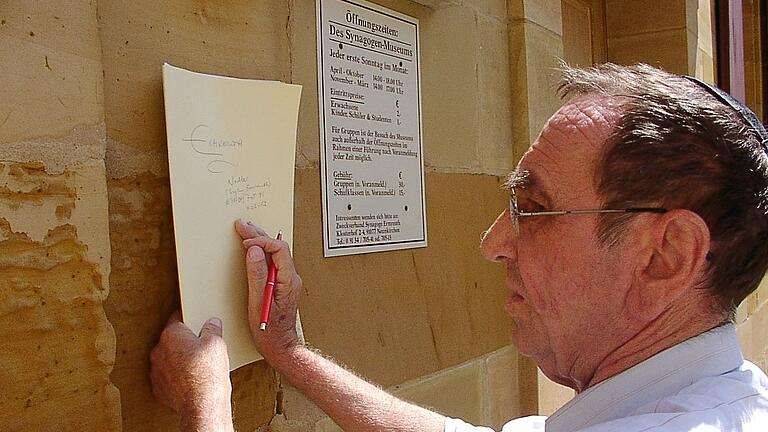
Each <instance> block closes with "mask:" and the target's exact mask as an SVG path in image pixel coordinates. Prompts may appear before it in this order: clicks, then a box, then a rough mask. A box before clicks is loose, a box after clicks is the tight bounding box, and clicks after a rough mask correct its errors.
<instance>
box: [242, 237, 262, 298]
mask: <svg viewBox="0 0 768 432" xmlns="http://www.w3.org/2000/svg"><path fill="white" fill-rule="evenodd" d="M245 269H246V272H247V273H248V286H249V287H250V288H251V289H252V290H254V289H256V290H258V289H261V288H264V284H265V283H266V282H267V257H266V255H265V254H264V250H263V249H262V248H260V247H259V246H252V247H249V248H248V252H247V253H246V254H245Z"/></svg>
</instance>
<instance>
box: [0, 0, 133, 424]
mask: <svg viewBox="0 0 768 432" xmlns="http://www.w3.org/2000/svg"><path fill="white" fill-rule="evenodd" d="M96 15H97V12H96V3H95V2H83V1H75V0H69V1H60V2H33V1H24V0H10V1H4V2H0V80H1V81H2V83H3V84H2V86H0V340H1V341H2V346H3V348H2V350H3V354H2V355H1V356H0V370H2V372H0V389H2V394H3V395H2V396H1V397H0V399H2V402H0V430H88V431H90V430H93V431H119V430H120V429H121V423H120V397H119V393H118V391H117V389H116V388H115V386H113V385H112V383H111V381H110V373H111V371H112V367H113V364H114V358H115V336H114V331H113V329H112V326H111V325H110V323H109V322H108V321H107V319H106V315H105V313H104V309H103V302H104V300H105V299H106V297H107V294H108V292H109V283H108V282H109V273H110V245H109V230H108V216H107V190H106V181H105V169H104V149H105V130H104V111H103V82H102V63H101V46H100V42H99V37H98V25H97V21H96Z"/></svg>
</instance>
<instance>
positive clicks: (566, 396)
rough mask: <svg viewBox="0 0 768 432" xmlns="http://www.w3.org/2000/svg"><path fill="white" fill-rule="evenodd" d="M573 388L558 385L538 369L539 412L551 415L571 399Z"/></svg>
mask: <svg viewBox="0 0 768 432" xmlns="http://www.w3.org/2000/svg"><path fill="white" fill-rule="evenodd" d="M574 395H575V393H574V391H573V389H571V388H568V387H566V386H563V385H560V384H558V383H556V382H554V381H551V380H550V379H549V378H547V377H546V376H545V375H544V374H543V373H542V372H541V370H539V414H540V415H551V414H552V413H553V412H555V411H557V410H558V409H559V408H560V407H561V406H563V405H565V404H566V402H568V401H569V400H571V399H573V396H574Z"/></svg>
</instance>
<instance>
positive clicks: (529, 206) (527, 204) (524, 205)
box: [518, 200, 544, 213]
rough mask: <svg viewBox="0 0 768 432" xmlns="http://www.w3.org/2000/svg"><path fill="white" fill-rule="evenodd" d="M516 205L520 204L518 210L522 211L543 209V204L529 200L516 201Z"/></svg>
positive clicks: (528, 211) (533, 211) (530, 211)
mask: <svg viewBox="0 0 768 432" xmlns="http://www.w3.org/2000/svg"><path fill="white" fill-rule="evenodd" d="M518 205H519V206H520V212H522V213H535V212H540V211H543V210H544V206H542V205H541V204H539V203H537V202H536V201H531V200H525V201H522V202H520V203H518Z"/></svg>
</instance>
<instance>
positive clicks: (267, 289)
mask: <svg viewBox="0 0 768 432" xmlns="http://www.w3.org/2000/svg"><path fill="white" fill-rule="evenodd" d="M277 239H278V240H282V239H283V232H282V231H279V232H278V233H277ZM276 282H277V267H275V262H274V261H272V263H271V264H270V265H269V273H267V284H266V285H265V286H264V298H263V299H262V300H261V318H260V319H259V329H261V331H265V330H266V329H267V323H269V311H270V310H271V309H272V297H273V296H274V292H275V283H276Z"/></svg>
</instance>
